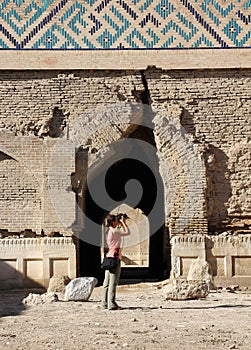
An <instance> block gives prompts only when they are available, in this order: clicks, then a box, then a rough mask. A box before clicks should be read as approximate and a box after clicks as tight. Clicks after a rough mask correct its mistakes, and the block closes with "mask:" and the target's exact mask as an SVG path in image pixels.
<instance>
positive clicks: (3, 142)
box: [0, 68, 251, 284]
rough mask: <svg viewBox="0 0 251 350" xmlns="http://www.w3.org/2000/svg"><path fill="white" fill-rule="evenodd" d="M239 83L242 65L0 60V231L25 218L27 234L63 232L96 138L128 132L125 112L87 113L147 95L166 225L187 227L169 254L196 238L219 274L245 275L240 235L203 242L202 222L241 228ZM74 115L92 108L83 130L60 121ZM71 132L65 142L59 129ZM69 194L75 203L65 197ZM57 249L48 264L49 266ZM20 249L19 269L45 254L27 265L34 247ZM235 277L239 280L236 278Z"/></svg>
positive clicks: (172, 229) (246, 132)
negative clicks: (45, 64)
mask: <svg viewBox="0 0 251 350" xmlns="http://www.w3.org/2000/svg"><path fill="white" fill-rule="evenodd" d="M250 83H251V70H249V69H245V70H238V69H228V70H170V71H167V70H166V71H165V70H161V69H156V68H148V69H147V70H146V71H144V72H139V71H129V70H128V71H125V70H124V71H121V70H118V71H101V70H100V71H91V70H82V71H81V70H72V71H53V70H52V71H42V70H41V71H1V72H0V92H1V101H0V128H1V129H0V194H1V198H0V206H1V208H0V209H1V217H0V230H1V234H2V233H3V232H4V230H8V231H9V232H14V233H20V232H22V231H24V230H32V231H33V232H35V233H36V234H37V235H40V234H41V233H45V234H46V235H53V234H54V233H55V232H56V233H59V234H63V235H72V233H73V232H74V225H75V226H76V225H79V226H80V227H81V225H82V221H81V216H80V215H79V211H81V209H84V205H85V204H84V196H85V185H86V184H85V181H84V180H83V174H85V171H86V169H87V168H88V167H90V166H91V165H92V164H95V161H96V160H97V159H101V158H102V157H103V156H104V159H105V156H106V146H108V145H109V144H112V143H115V142H116V141H118V140H119V139H121V138H126V137H129V136H131V137H132V136H133V135H134V134H133V133H134V132H135V130H136V126H135V125H130V124H128V123H126V122H124V123H121V124H119V125H117V124H114V125H105V123H104V125H105V126H104V127H103V124H102V118H101V119H98V118H97V119H95V117H96V116H95V115H93V114H92V113H93V111H94V110H95V108H96V107H97V106H102V105H103V104H104V103H107V104H108V105H110V104H111V105H114V104H116V103H121V102H139V103H141V102H142V101H144V102H147V101H148V102H149V103H150V104H151V108H152V110H153V114H151V117H152V118H153V120H152V122H153V124H152V125H153V134H154V142H155V143H156V151H157V157H158V160H159V164H158V166H157V167H159V172H160V175H161V178H162V180H163V184H164V203H163V206H164V207H165V215H166V225H167V227H168V229H169V233H171V235H172V236H173V237H174V238H175V237H176V236H177V235H178V236H179V235H180V234H182V236H183V234H191V235H193V237H195V238H193V239H191V240H190V237H191V235H188V238H187V240H186V239H185V244H184V247H183V246H182V247H183V248H182V247H181V248H182V249H181V250H179V249H180V248H179V246H178V245H179V244H180V242H179V240H177V242H178V243H177V245H176V246H175V249H176V250H173V254H174V253H175V254H176V255H175V256H174V263H175V261H176V260H177V261H181V262H182V264H183V267H184V269H185V270H186V269H188V267H189V264H190V262H191V257H193V258H196V257H197V256H198V254H197V253H198V252H197V250H196V249H195V248H196V244H197V243H196V242H197V241H198V242H202V241H203V242H204V243H205V244H204V243H203V252H202V253H201V254H203V257H204V258H207V255H208V259H209V260H210V259H211V260H210V261H211V262H212V264H213V267H214V274H215V276H220V274H221V273H222V274H225V275H226V274H227V277H228V279H227V281H229V280H231V278H232V276H234V275H236V276H237V275H241V276H243V278H244V279H245V278H246V277H245V276H246V275H245V273H246V272H245V271H247V273H249V268H248V262H249V259H250V258H248V259H246V260H245V261H246V262H245V264H246V265H245V266H246V268H245V271H242V270H240V265H241V264H240V263H239V262H241V261H243V260H242V256H244V255H245V254H246V255H247V257H249V255H250V250H249V249H247V250H245V249H246V245H247V246H248V245H249V243H250V242H249V241H248V242H246V241H245V240H240V241H238V240H237V243H236V244H240V245H242V246H243V250H240V256H239V255H238V254H237V253H238V251H237V250H233V247H232V246H231V245H229V247H230V248H231V249H232V250H233V251H232V253H231V254H232V255H231V254H230V253H229V254H228V252H227V251H226V249H225V248H224V247H223V248H224V249H222V250H217V249H211V248H210V244H211V243H208V241H207V238H206V234H207V233H210V234H212V233H216V234H218V233H220V232H222V231H223V230H232V231H234V232H235V233H243V234H245V230H246V231H248V232H250V213H251V194H250V188H251V183H250V181H251V180H250V179H251V176H250V170H251V159H250V151H251V141H250V140H251V130H250V111H251V109H250V108H251V107H250ZM103 113H104V111H102V112H100V116H101V117H102V116H103V115H104V116H105V114H103ZM142 113H143V110H140V111H139V117H140V116H142ZM81 115H85V118H84V119H83V120H84V123H85V124H86V125H88V126H89V125H90V127H91V122H92V121H93V119H95V120H96V124H97V131H95V132H94V133H93V134H91V136H90V137H89V138H88V137H86V136H81V135H82V134H81V132H82V130H81V129H80V132H79V134H78V132H77V131H76V133H75V134H74V135H72V134H71V128H70V126H71V125H72V122H73V121H74V120H76V119H77V118H78V117H79V116H81ZM99 122H100V124H99ZM80 127H81V124H80ZM139 133H141V134H140V137H139V139H140V140H147V139H148V137H149V135H146V134H144V132H143V133H142V130H141V131H140V132H138V134H137V135H138V136H139ZM62 135H63V137H62V138H61V137H60V136H62ZM135 135H136V134H135ZM72 136H73V139H74V138H75V140H76V142H75V143H71V140H69V139H68V138H69V137H70V138H71V137H72ZM81 137H82V138H81ZM100 151H101V155H102V157H101V158H99V157H100V153H99V152H100ZM102 152H103V153H102ZM74 191H75V192H74ZM76 194H77V195H78V198H79V199H81V200H82V202H81V203H82V204H81V208H77V207H76ZM78 215H79V216H78ZM201 236H203V237H204V238H203V239H202V241H201V239H200V237H201ZM211 237H213V236H211ZM197 238H198V239H197ZM36 239H39V238H36ZM177 239H178V238H177ZM210 239H211V238H210ZM212 241H214V240H213V238H212ZM225 241H226V242H227V240H225ZM225 241H224V240H223V243H222V244H223V245H224V244H225V245H226V242H225ZM244 241H245V242H244ZM175 242H176V241H175ZM217 242H218V241H217ZM219 242H220V243H219V244H221V240H219ZM243 242H244V243H243ZM190 243H191V244H190ZM217 244H218V243H217ZM200 247H201V246H200V245H199V248H200ZM199 248H198V251H199ZM4 249H5V248H3V251H4ZM55 249H56V248H55ZM76 249H78V248H76ZM210 249H211V250H210ZM3 251H2V254H4V253H3ZM222 252H223V253H222ZM217 254H218V255H220V254H223V255H224V259H221V260H220V257H219V256H217ZM66 255H67V254H66ZM231 256H233V259H234V263H233V264H232V265H231V266H232V269H234V272H233V273H232V275H231V273H230V271H229V269H227V270H226V271H225V270H224V272H221V271H220V269H219V271H218V270H217V261H218V260H219V264H221V265H219V266H223V265H224V264H226V263H227V261H228V260H229V259H232V258H231ZM57 258H58V259H59V262H58V261H56V263H55V264H56V265H55V266H59V267H57V268H58V269H60V268H61V267H60V266H61V265H60V264H61V262H60V256H57ZM176 258H177V259H176ZM6 259H7V260H8V259H11V260H13V256H11V257H9V256H7V258H6ZM27 259H28V260H29V256H28V258H27ZM32 259H35V262H34V264H33V263H32V264H29V262H28V263H27V264H28V265H27V266H28V267H27V269H28V270H29V268H30V269H31V274H30V276H31V277H34V274H33V272H32V271H33V270H32V269H33V267H32V266H35V267H34V271H36V269H37V270H39V269H40V267H39V266H42V260H43V259H45V258H44V257H40V258H39V259H40V260H41V261H39V263H38V265H39V266H37V265H36V264H37V262H36V257H35V255H34V256H32ZM65 259H66V260H67V256H65ZM175 259H176V260H175ZM189 259H190V260H189ZM217 259H218V260H217ZM56 260H57V259H56ZM20 261H21V260H20ZM13 264H14V263H13ZM15 264H16V263H15ZM15 264H14V265H15ZM18 264H19V263H18ZM20 264H21V263H20ZM49 264H50V263H49ZM14 265H13V266H12V265H11V268H13V269H15V266H16V265H15V266H14ZM30 266H31V267H30ZM52 266H54V265H53V264H52ZM224 266H225V265H224ZM64 269H65V267H64ZM19 270H20V271H22V269H20V268H19ZM185 272H186V271H185ZM185 272H184V275H185ZM182 274H183V273H182ZM225 275H224V276H225ZM225 277H226V276H225ZM41 279H42V277H41ZM240 280H242V279H240ZM42 283H43V282H42ZM245 283H246V284H248V283H249V282H247V280H246V279H245Z"/></svg>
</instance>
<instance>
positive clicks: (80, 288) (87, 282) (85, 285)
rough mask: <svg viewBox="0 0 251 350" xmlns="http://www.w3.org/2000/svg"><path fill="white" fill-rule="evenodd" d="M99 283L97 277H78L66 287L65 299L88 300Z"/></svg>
mask: <svg viewBox="0 0 251 350" xmlns="http://www.w3.org/2000/svg"><path fill="white" fill-rule="evenodd" d="M97 283H98V280H97V279H96V278H95V277H78V278H75V279H74V280H72V281H71V282H70V283H69V284H68V285H67V286H66V288H65V297H64V300H65V301H70V300H74V301H87V300H88V299H89V298H90V296H91V293H92V291H93V289H94V287H95V286H96V284H97Z"/></svg>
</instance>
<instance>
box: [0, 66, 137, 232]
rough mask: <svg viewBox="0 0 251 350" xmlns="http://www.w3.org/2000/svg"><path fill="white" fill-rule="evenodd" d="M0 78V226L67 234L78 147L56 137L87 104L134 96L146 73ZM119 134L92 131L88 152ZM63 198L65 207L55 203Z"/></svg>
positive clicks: (71, 219) (10, 74) (112, 130)
mask: <svg viewBox="0 0 251 350" xmlns="http://www.w3.org/2000/svg"><path fill="white" fill-rule="evenodd" d="M0 81H1V84H0V90H1V96H2V98H1V102H0V126H1V133H0V140H1V142H0V147H1V148H0V151H1V152H2V153H1V162H0V164H1V191H2V193H3V194H4V195H3V196H2V198H1V227H0V228H1V229H8V230H10V231H14V232H19V231H21V230H24V229H32V230H34V231H35V232H36V233H37V234H40V233H41V232H44V233H46V234H50V233H51V232H61V233H64V234H69V232H68V231H71V229H70V227H68V228H67V226H68V224H70V225H72V224H74V220H75V216H74V215H75V210H76V208H75V194H74V193H73V192H72V191H71V185H72V184H71V173H73V172H74V171H75V149H74V145H73V144H67V142H65V141H64V140H62V141H61V144H59V143H58V144H57V147H55V144H56V142H58V137H59V136H60V135H61V133H62V131H63V130H64V131H65V130H66V126H67V125H69V123H70V122H71V121H72V120H74V119H75V118H77V117H79V116H80V115H82V114H84V113H85V114H86V115H88V110H89V111H90V110H91V111H92V110H93V109H94V108H95V107H96V106H97V105H98V104H103V103H108V104H109V103H116V102H120V101H121V100H122V101H124V100H127V101H135V100H136V99H137V94H139V93H140V92H141V91H143V90H144V86H143V84H142V79H141V74H140V73H139V72H130V71H124V72H122V71H118V72H116V71H114V72H101V71H100V72H98V71H97V72H93V71H74V72H59V71H52V72H44V71H35V72H18V71H17V72H4V71H2V72H1V74H0ZM120 136H121V133H118V129H117V128H116V127H115V126H114V127H110V129H109V130H106V131H105V130H103V136H102V133H99V135H93V144H92V147H91V148H90V152H89V154H90V155H91V152H92V151H91V150H92V149H95V150H96V149H99V148H102V147H103V146H104V145H105V144H107V143H110V142H113V141H114V140H115V139H116V140H117V139H118V138H119V137H120ZM82 142H83V143H84V144H85V142H88V143H90V140H84V139H83V140H79V144H76V145H75V146H76V147H79V146H81V144H82ZM87 153H88V152H87ZM64 158H65V160H64ZM69 159H70V160H69ZM52 161H53V164H52V163H51V162H52ZM89 163H90V161H89ZM82 170H83V169H82ZM65 189H68V190H67V191H66V190H65ZM62 190H65V194H64V198H62V197H60V196H58V192H60V191H61V192H62ZM57 199H58V200H57ZM60 201H61V203H60ZM58 205H59V206H60V208H59V211H60V213H57V212H56V211H55V207H57V206H58ZM59 214H60V215H59ZM60 216H61V217H64V218H65V220H66V222H67V225H66V223H65V222H61V220H60ZM67 232H68V233H67Z"/></svg>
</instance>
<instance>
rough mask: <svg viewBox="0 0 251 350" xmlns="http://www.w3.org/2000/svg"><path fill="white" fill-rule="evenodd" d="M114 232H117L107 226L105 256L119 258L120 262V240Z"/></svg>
mask: <svg viewBox="0 0 251 350" xmlns="http://www.w3.org/2000/svg"><path fill="white" fill-rule="evenodd" d="M116 231H117V232H118V229H116V228H113V227H111V226H109V228H108V230H107V231H106V241H107V246H108V252H107V254H106V256H107V257H109V258H119V260H122V251H121V243H122V239H121V236H120V235H119V234H115V232H116Z"/></svg>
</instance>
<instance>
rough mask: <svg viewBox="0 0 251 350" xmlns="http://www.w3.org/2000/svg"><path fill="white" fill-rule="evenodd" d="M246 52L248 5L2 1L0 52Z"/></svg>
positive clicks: (180, 0)
mask: <svg viewBox="0 0 251 350" xmlns="http://www.w3.org/2000/svg"><path fill="white" fill-rule="evenodd" d="M228 47H229V48H232V47H251V0H235V1H228V0H81V1H80V0H78V1H74V0H73V1H70V0H48V1H45V0H3V1H1V2H0V49H16V50H25V49H49V50H51V49H64V50H66V49H91V50H93V49H120V50H121V49H168V48H170V49H177V48H180V49H182V48H228Z"/></svg>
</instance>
